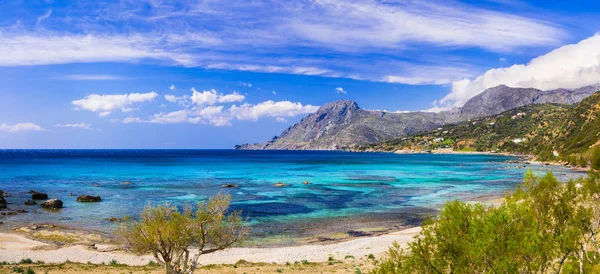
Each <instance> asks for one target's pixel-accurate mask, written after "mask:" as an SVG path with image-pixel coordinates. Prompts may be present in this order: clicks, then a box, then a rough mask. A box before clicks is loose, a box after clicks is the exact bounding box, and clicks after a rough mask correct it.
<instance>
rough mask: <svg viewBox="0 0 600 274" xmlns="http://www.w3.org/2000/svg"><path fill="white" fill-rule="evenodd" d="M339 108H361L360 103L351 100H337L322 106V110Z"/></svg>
mask: <svg viewBox="0 0 600 274" xmlns="http://www.w3.org/2000/svg"><path fill="white" fill-rule="evenodd" d="M336 109H337V110H339V109H349V110H357V109H360V107H359V106H358V104H357V103H356V102H355V101H351V100H337V101H334V102H331V103H327V104H325V105H323V106H322V107H321V109H320V110H336Z"/></svg>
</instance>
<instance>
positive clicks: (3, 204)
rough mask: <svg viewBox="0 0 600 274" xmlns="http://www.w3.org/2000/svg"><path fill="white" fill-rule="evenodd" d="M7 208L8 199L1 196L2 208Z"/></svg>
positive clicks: (0, 204) (0, 205)
mask: <svg viewBox="0 0 600 274" xmlns="http://www.w3.org/2000/svg"><path fill="white" fill-rule="evenodd" d="M3 208H6V200H5V199H4V197H2V196H0V209H3Z"/></svg>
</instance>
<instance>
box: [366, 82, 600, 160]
mask: <svg viewBox="0 0 600 274" xmlns="http://www.w3.org/2000/svg"><path fill="white" fill-rule="evenodd" d="M598 89H599V90H600V87H599V88H598ZM593 147H600V91H599V92H596V93H594V94H592V95H591V96H588V97H587V98H585V99H584V100H583V101H581V102H580V103H578V104H577V105H566V104H562V105H561V104H549V103H546V104H531V105H527V106H522V107H519V108H516V109H511V110H508V111H505V112H503V113H500V114H497V115H492V116H488V117H482V118H474V119H472V120H470V121H465V122H460V123H456V124H450V125H444V126H442V127H441V129H435V130H430V131H426V132H422V133H419V134H415V135H412V136H407V137H403V138H397V139H394V140H390V141H386V142H382V143H378V144H368V145H361V146H358V147H355V149H357V150H369V151H397V150H434V149H437V148H453V149H454V150H462V151H497V152H509V153H522V154H532V155H536V156H537V158H538V159H540V160H563V161H565V162H568V163H570V164H577V165H585V164H586V163H587V162H589V160H590V158H591V149H592V148H593ZM581 162H584V164H581Z"/></svg>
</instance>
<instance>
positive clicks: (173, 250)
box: [116, 194, 248, 274]
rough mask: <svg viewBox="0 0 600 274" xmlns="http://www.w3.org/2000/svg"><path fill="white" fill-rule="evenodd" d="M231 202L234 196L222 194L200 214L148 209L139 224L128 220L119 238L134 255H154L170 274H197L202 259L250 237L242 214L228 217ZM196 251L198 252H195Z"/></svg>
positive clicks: (201, 206) (203, 206)
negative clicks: (195, 273) (199, 261)
mask: <svg viewBox="0 0 600 274" xmlns="http://www.w3.org/2000/svg"><path fill="white" fill-rule="evenodd" d="M230 202H231V197H230V196H228V195H221V194H219V195H217V196H215V197H212V198H210V199H209V201H208V202H203V203H200V204H198V206H197V208H196V210H194V209H193V208H192V207H189V206H188V207H185V208H184V209H183V210H182V211H179V210H178V209H177V208H176V207H174V206H171V205H169V204H165V205H161V206H157V207H150V206H148V207H146V208H145V209H144V211H143V212H142V213H141V215H140V220H139V221H128V220H127V221H126V222H124V223H123V224H122V225H121V226H120V227H119V228H118V229H117V231H116V234H117V235H118V236H119V238H120V239H121V241H122V242H123V243H124V244H125V247H126V248H127V249H128V250H130V251H132V252H133V253H135V254H138V255H143V254H152V255H153V256H154V258H155V259H156V260H157V261H158V263H159V264H161V265H162V266H164V268H165V271H166V273H167V274H180V273H193V272H194V270H195V269H196V268H197V267H198V259H199V257H200V256H202V255H205V254H209V253H213V252H216V251H218V250H222V249H225V248H228V247H230V246H232V245H233V244H235V243H238V242H240V241H241V240H243V238H244V237H245V236H246V234H247V232H248V228H247V226H246V224H245V222H244V221H243V220H242V217H241V212H239V211H235V212H231V213H230V214H228V215H227V214H226V213H227V210H228V208H229V204H230ZM192 247H193V248H196V249H197V251H194V252H192V251H191V248H192Z"/></svg>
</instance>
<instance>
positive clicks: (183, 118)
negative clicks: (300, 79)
mask: <svg viewBox="0 0 600 274" xmlns="http://www.w3.org/2000/svg"><path fill="white" fill-rule="evenodd" d="M317 110H318V107H316V106H312V105H302V103H299V102H297V103H293V102H289V101H280V102H274V101H266V102H262V103H259V104H243V105H241V106H237V105H232V106H231V107H229V108H228V109H226V108H225V106H222V105H213V106H204V107H192V108H186V109H182V110H177V111H173V112H166V113H164V112H161V113H157V114H154V115H152V116H150V117H148V119H142V118H140V117H127V118H125V119H123V121H122V122H123V123H126V124H128V123H152V124H178V123H191V124H211V125H214V126H229V125H231V121H233V120H235V119H237V120H245V121H257V120H258V119H260V118H272V119H274V120H275V121H277V122H286V121H287V120H285V118H284V117H293V116H297V115H300V114H307V113H312V112H315V111H317Z"/></svg>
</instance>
